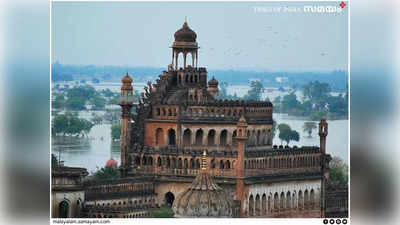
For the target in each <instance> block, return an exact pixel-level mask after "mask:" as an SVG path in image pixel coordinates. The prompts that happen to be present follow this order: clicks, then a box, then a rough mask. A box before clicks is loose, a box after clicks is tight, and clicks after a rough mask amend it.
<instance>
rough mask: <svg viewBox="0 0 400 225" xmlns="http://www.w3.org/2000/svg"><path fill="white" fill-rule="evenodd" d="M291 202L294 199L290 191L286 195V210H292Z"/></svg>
mask: <svg viewBox="0 0 400 225" xmlns="http://www.w3.org/2000/svg"><path fill="white" fill-rule="evenodd" d="M291 202H292V197H291V195H290V191H288V192H287V193H286V209H290V208H292V206H291Z"/></svg>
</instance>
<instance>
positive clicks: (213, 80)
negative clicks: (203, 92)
mask: <svg viewBox="0 0 400 225" xmlns="http://www.w3.org/2000/svg"><path fill="white" fill-rule="evenodd" d="M208 85H209V86H218V81H217V80H216V79H215V78H214V76H213V77H212V78H211V80H210V81H208Z"/></svg>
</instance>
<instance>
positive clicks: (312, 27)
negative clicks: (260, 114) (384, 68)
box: [52, 2, 348, 72]
mask: <svg viewBox="0 0 400 225" xmlns="http://www.w3.org/2000/svg"><path fill="white" fill-rule="evenodd" d="M282 4H284V5H285V6H290V7H303V5H304V3H301V2H286V3H279V2H258V3H252V2H53V3H52V5H53V10H52V60H53V62H56V61H57V62H59V63H61V64H65V65H96V66H123V67H155V68H167V65H168V64H169V63H171V49H170V48H169V47H170V46H171V44H172V42H173V34H174V33H175V31H176V30H178V29H179V28H181V26H182V24H183V22H184V21H185V16H187V20H188V23H189V26H190V27H191V28H192V29H193V30H194V31H195V32H196V33H197V42H198V43H199V46H200V51H199V66H201V67H207V68H208V69H209V70H235V71H255V72H262V71H265V72H280V71H281V72H282V71H284V72H329V71H334V70H344V71H347V61H348V60H347V59H348V56H347V54H348V49H347V48H348V43H347V42H348V41H347V36H348V31H347V28H348V27H347V26H348V24H347V19H348V11H347V8H345V9H344V11H343V12H342V13H340V14H329V13H326V14H319V13H289V12H285V13H284V12H281V13H265V12H261V13H260V12H255V10H254V7H275V6H283V5H282ZM307 4H310V3H309V2H308V3H307ZM313 4H314V3H313ZM315 4H320V5H332V4H336V3H335V2H327V3H322V2H321V3H315Z"/></svg>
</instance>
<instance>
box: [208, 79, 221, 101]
mask: <svg viewBox="0 0 400 225" xmlns="http://www.w3.org/2000/svg"><path fill="white" fill-rule="evenodd" d="M207 92H208V93H210V95H212V96H213V97H214V98H217V97H218V93H219V91H218V81H217V80H216V79H215V78H214V76H213V77H212V78H211V80H210V81H208V88H207Z"/></svg>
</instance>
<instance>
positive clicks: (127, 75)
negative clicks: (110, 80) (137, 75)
mask: <svg viewBox="0 0 400 225" xmlns="http://www.w3.org/2000/svg"><path fill="white" fill-rule="evenodd" d="M121 81H122V83H124V84H126V83H132V78H131V77H130V76H129V74H128V73H126V75H125V76H124V77H123V78H122V79H121Z"/></svg>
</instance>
